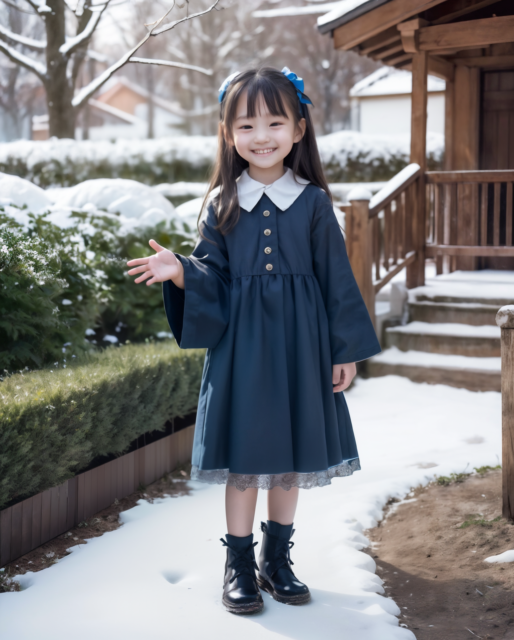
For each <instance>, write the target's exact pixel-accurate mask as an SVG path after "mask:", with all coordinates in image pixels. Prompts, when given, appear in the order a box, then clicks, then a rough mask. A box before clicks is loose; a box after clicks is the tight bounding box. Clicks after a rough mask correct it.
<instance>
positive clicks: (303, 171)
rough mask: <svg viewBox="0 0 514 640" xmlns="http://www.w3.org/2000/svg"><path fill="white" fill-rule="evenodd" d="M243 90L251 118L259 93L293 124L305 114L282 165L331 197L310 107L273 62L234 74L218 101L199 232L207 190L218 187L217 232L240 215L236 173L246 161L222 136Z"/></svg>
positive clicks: (229, 131) (226, 229)
mask: <svg viewBox="0 0 514 640" xmlns="http://www.w3.org/2000/svg"><path fill="white" fill-rule="evenodd" d="M245 91H246V92H247V115H248V117H249V118H253V117H255V115H256V113H257V110H258V101H259V98H260V97H261V96H262V98H263V100H264V103H265V104H266V106H267V108H268V110H269V112H270V114H271V115H274V116H282V117H284V118H288V117H289V116H288V113H287V111H286V108H285V105H286V104H287V106H288V107H289V110H290V112H291V113H292V114H293V117H294V125H295V129H296V127H298V126H299V122H300V119H301V118H302V117H304V118H305V122H306V128H305V134H304V135H303V137H302V139H301V140H300V141H299V142H295V143H294V144H293V148H292V149H291V151H290V152H289V154H288V155H287V156H286V157H285V158H284V165H285V166H286V167H290V168H291V169H292V170H293V173H294V174H295V175H297V176H299V177H300V178H304V179H306V180H309V182H311V183H312V184H314V185H316V186H318V187H320V188H321V189H323V191H325V192H326V193H327V195H328V196H329V197H330V198H331V197H332V196H331V194H330V189H329V188H328V184H327V181H326V180H325V176H324V175H323V169H322V166H321V159H320V156H319V151H318V145H317V144H316V136H315V135H314V127H313V124H312V120H311V117H310V114H309V110H308V108H307V105H306V104H300V101H299V99H298V96H297V94H296V89H295V87H294V85H293V83H292V82H291V81H290V80H288V79H287V78H286V76H285V75H284V74H283V73H281V72H280V71H278V70H277V69H274V68H272V67H262V68H260V69H249V70H248V71H244V72H242V73H240V74H239V75H238V76H236V78H234V80H233V81H232V82H231V84H230V85H229V86H228V89H227V92H226V94H225V97H224V98H223V101H222V103H221V105H220V123H219V126H218V151H217V155H216V161H215V164H214V167H213V171H212V175H211V180H210V183H209V188H208V191H207V194H206V196H205V198H204V201H203V204H202V210H201V212H200V215H199V216H198V229H199V231H200V234H201V235H203V234H202V231H201V227H200V220H201V217H202V212H203V211H204V208H205V206H206V204H207V201H208V200H209V195H210V193H211V191H212V190H213V189H215V188H216V187H219V188H220V189H219V194H218V195H217V196H216V197H215V198H214V199H213V205H214V209H215V212H216V216H217V220H218V225H217V229H218V230H220V231H221V233H223V234H227V233H229V232H230V231H231V230H232V229H233V228H234V227H235V225H236V224H237V221H238V220H239V212H240V210H239V201H238V198H237V185H236V178H238V177H239V176H240V175H241V173H242V172H243V170H244V169H246V168H247V167H248V166H249V163H248V162H247V161H246V160H245V159H244V158H242V157H241V156H240V155H239V153H238V152H237V150H236V148H235V146H233V145H231V144H229V142H228V141H227V139H226V136H228V137H231V136H232V128H233V124H234V120H235V117H236V110H237V104H238V101H239V98H240V96H241V95H242V94H243V93H244V92H245ZM300 109H301V111H300Z"/></svg>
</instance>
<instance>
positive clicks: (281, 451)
mask: <svg viewBox="0 0 514 640" xmlns="http://www.w3.org/2000/svg"><path fill="white" fill-rule="evenodd" d="M264 212H268V213H267V214H265V213H264ZM215 226H216V218H215V214H214V210H213V208H212V206H211V207H210V208H209V211H208V215H207V219H206V222H205V225H204V227H203V234H204V235H205V236H206V238H205V239H201V240H200V242H199V243H198V244H197V246H196V248H195V250H194V252H193V254H192V256H191V257H189V258H185V257H183V256H179V255H177V257H178V258H179V259H180V260H181V262H182V264H183V266H184V279H185V290H181V289H178V288H177V287H176V286H175V285H174V284H173V283H172V282H171V281H167V282H165V283H163V297H164V303H165V309H166V313H167V317H168V321H169V324H170V327H171V329H172V331H173V334H174V336H175V337H176V339H177V342H178V344H179V345H180V346H181V347H182V348H191V347H207V353H206V358H205V365H204V371H203V377H202V383H201V389H200V396H199V402H198V411H197V420H196V427H195V435H194V444H193V456H192V473H191V477H192V479H196V480H201V481H205V482H210V483H227V484H229V485H233V486H236V487H237V488H238V489H240V490H244V489H246V488H248V487H260V488H264V489H271V488H273V487H275V486H280V487H282V488H284V489H290V488H291V487H302V488H311V487H315V486H323V485H326V484H329V483H330V481H331V478H333V477H336V476H347V475H350V474H352V473H353V472H354V471H356V470H358V469H360V463H359V456H358V450H357V445H356V441H355V437H354V432H353V428H352V423H351V419H350V415H349V412H348V408H347V405H346V401H345V398H344V394H343V392H339V393H334V392H333V389H332V365H333V364H343V363H349V362H356V361H358V360H364V359H365V358H368V357H370V356H372V355H374V354H376V353H378V352H379V351H380V346H379V345H378V341H377V338H376V335H375V332H374V330H373V326H372V323H371V321H370V319H369V315H368V313H367V310H366V307H365V305H364V302H363V301H362V297H361V295H360V292H359V290H358V287H357V285H356V283H355V280H354V278H353V274H352V272H351V268H350V266H349V263H348V258H347V255H346V249H345V246H344V239H343V236H342V234H341V232H340V229H339V226H338V224H337V220H336V218H335V215H334V213H333V209H332V206H331V203H330V200H329V199H328V197H327V196H326V194H324V192H322V191H321V190H320V189H318V188H317V187H314V186H312V185H309V186H308V187H307V188H306V189H305V190H304V192H303V193H302V194H301V196H300V197H299V198H298V199H297V200H296V201H295V202H294V203H293V205H291V207H290V208H289V209H287V210H286V211H281V210H280V209H278V208H277V207H275V206H274V205H273V203H272V202H271V200H270V199H269V198H268V197H267V196H266V195H264V196H263V197H262V199H261V201H260V202H259V203H258V205H257V206H256V207H255V209H253V210H252V212H247V211H244V210H241V217H240V220H239V222H238V224H237V225H236V227H235V229H234V230H233V231H231V232H230V233H229V234H227V235H226V236H222V235H221V234H220V233H219V232H218V231H217V230H216V229H215ZM264 230H270V231H271V233H270V234H264ZM267 247H269V249H271V251H265V249H266V248H267ZM270 267H271V268H270Z"/></svg>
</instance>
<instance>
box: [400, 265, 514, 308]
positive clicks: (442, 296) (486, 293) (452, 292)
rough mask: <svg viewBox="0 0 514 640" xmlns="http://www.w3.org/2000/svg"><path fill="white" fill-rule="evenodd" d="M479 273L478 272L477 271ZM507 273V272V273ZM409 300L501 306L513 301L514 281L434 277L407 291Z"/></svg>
mask: <svg viewBox="0 0 514 640" xmlns="http://www.w3.org/2000/svg"><path fill="white" fill-rule="evenodd" d="M478 273H479V272H478ZM507 275H508V274H507ZM409 300H410V301H411V302H421V301H430V302H456V303H472V304H486V305H491V306H495V307H497V310H498V309H499V308H500V307H503V306H505V305H507V304H512V303H513V302H514V281H513V282H512V283H511V284H508V283H502V284H497V283H489V282H480V281H477V282H458V281H456V282H452V281H445V280H443V279H441V280H439V279H438V278H435V279H434V280H432V281H430V282H429V283H427V284H426V285H425V286H423V287H417V288H415V289H411V290H410V291H409Z"/></svg>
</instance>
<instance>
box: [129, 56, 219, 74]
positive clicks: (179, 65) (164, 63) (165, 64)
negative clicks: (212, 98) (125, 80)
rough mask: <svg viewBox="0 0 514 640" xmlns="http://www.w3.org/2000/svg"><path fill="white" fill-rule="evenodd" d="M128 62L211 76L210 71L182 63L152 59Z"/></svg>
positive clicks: (138, 59)
mask: <svg viewBox="0 0 514 640" xmlns="http://www.w3.org/2000/svg"><path fill="white" fill-rule="evenodd" d="M129 62H140V63H142V64H156V65H160V66H163V67H175V68H177V69H188V70H189V71H198V72H199V73H203V74H204V75H206V76H212V69H204V68H203V67H195V65H192V64H184V63H183V62H173V61H170V60H154V59H153V58H130V60H129Z"/></svg>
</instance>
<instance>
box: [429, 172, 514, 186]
mask: <svg viewBox="0 0 514 640" xmlns="http://www.w3.org/2000/svg"><path fill="white" fill-rule="evenodd" d="M426 180H427V183H428V184H457V183H459V182H460V183H478V184H484V183H486V182H487V183H490V184H493V183H494V184H498V183H501V182H514V169H505V170H503V169H499V170H498V169H497V170H493V171H427V173H426Z"/></svg>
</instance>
